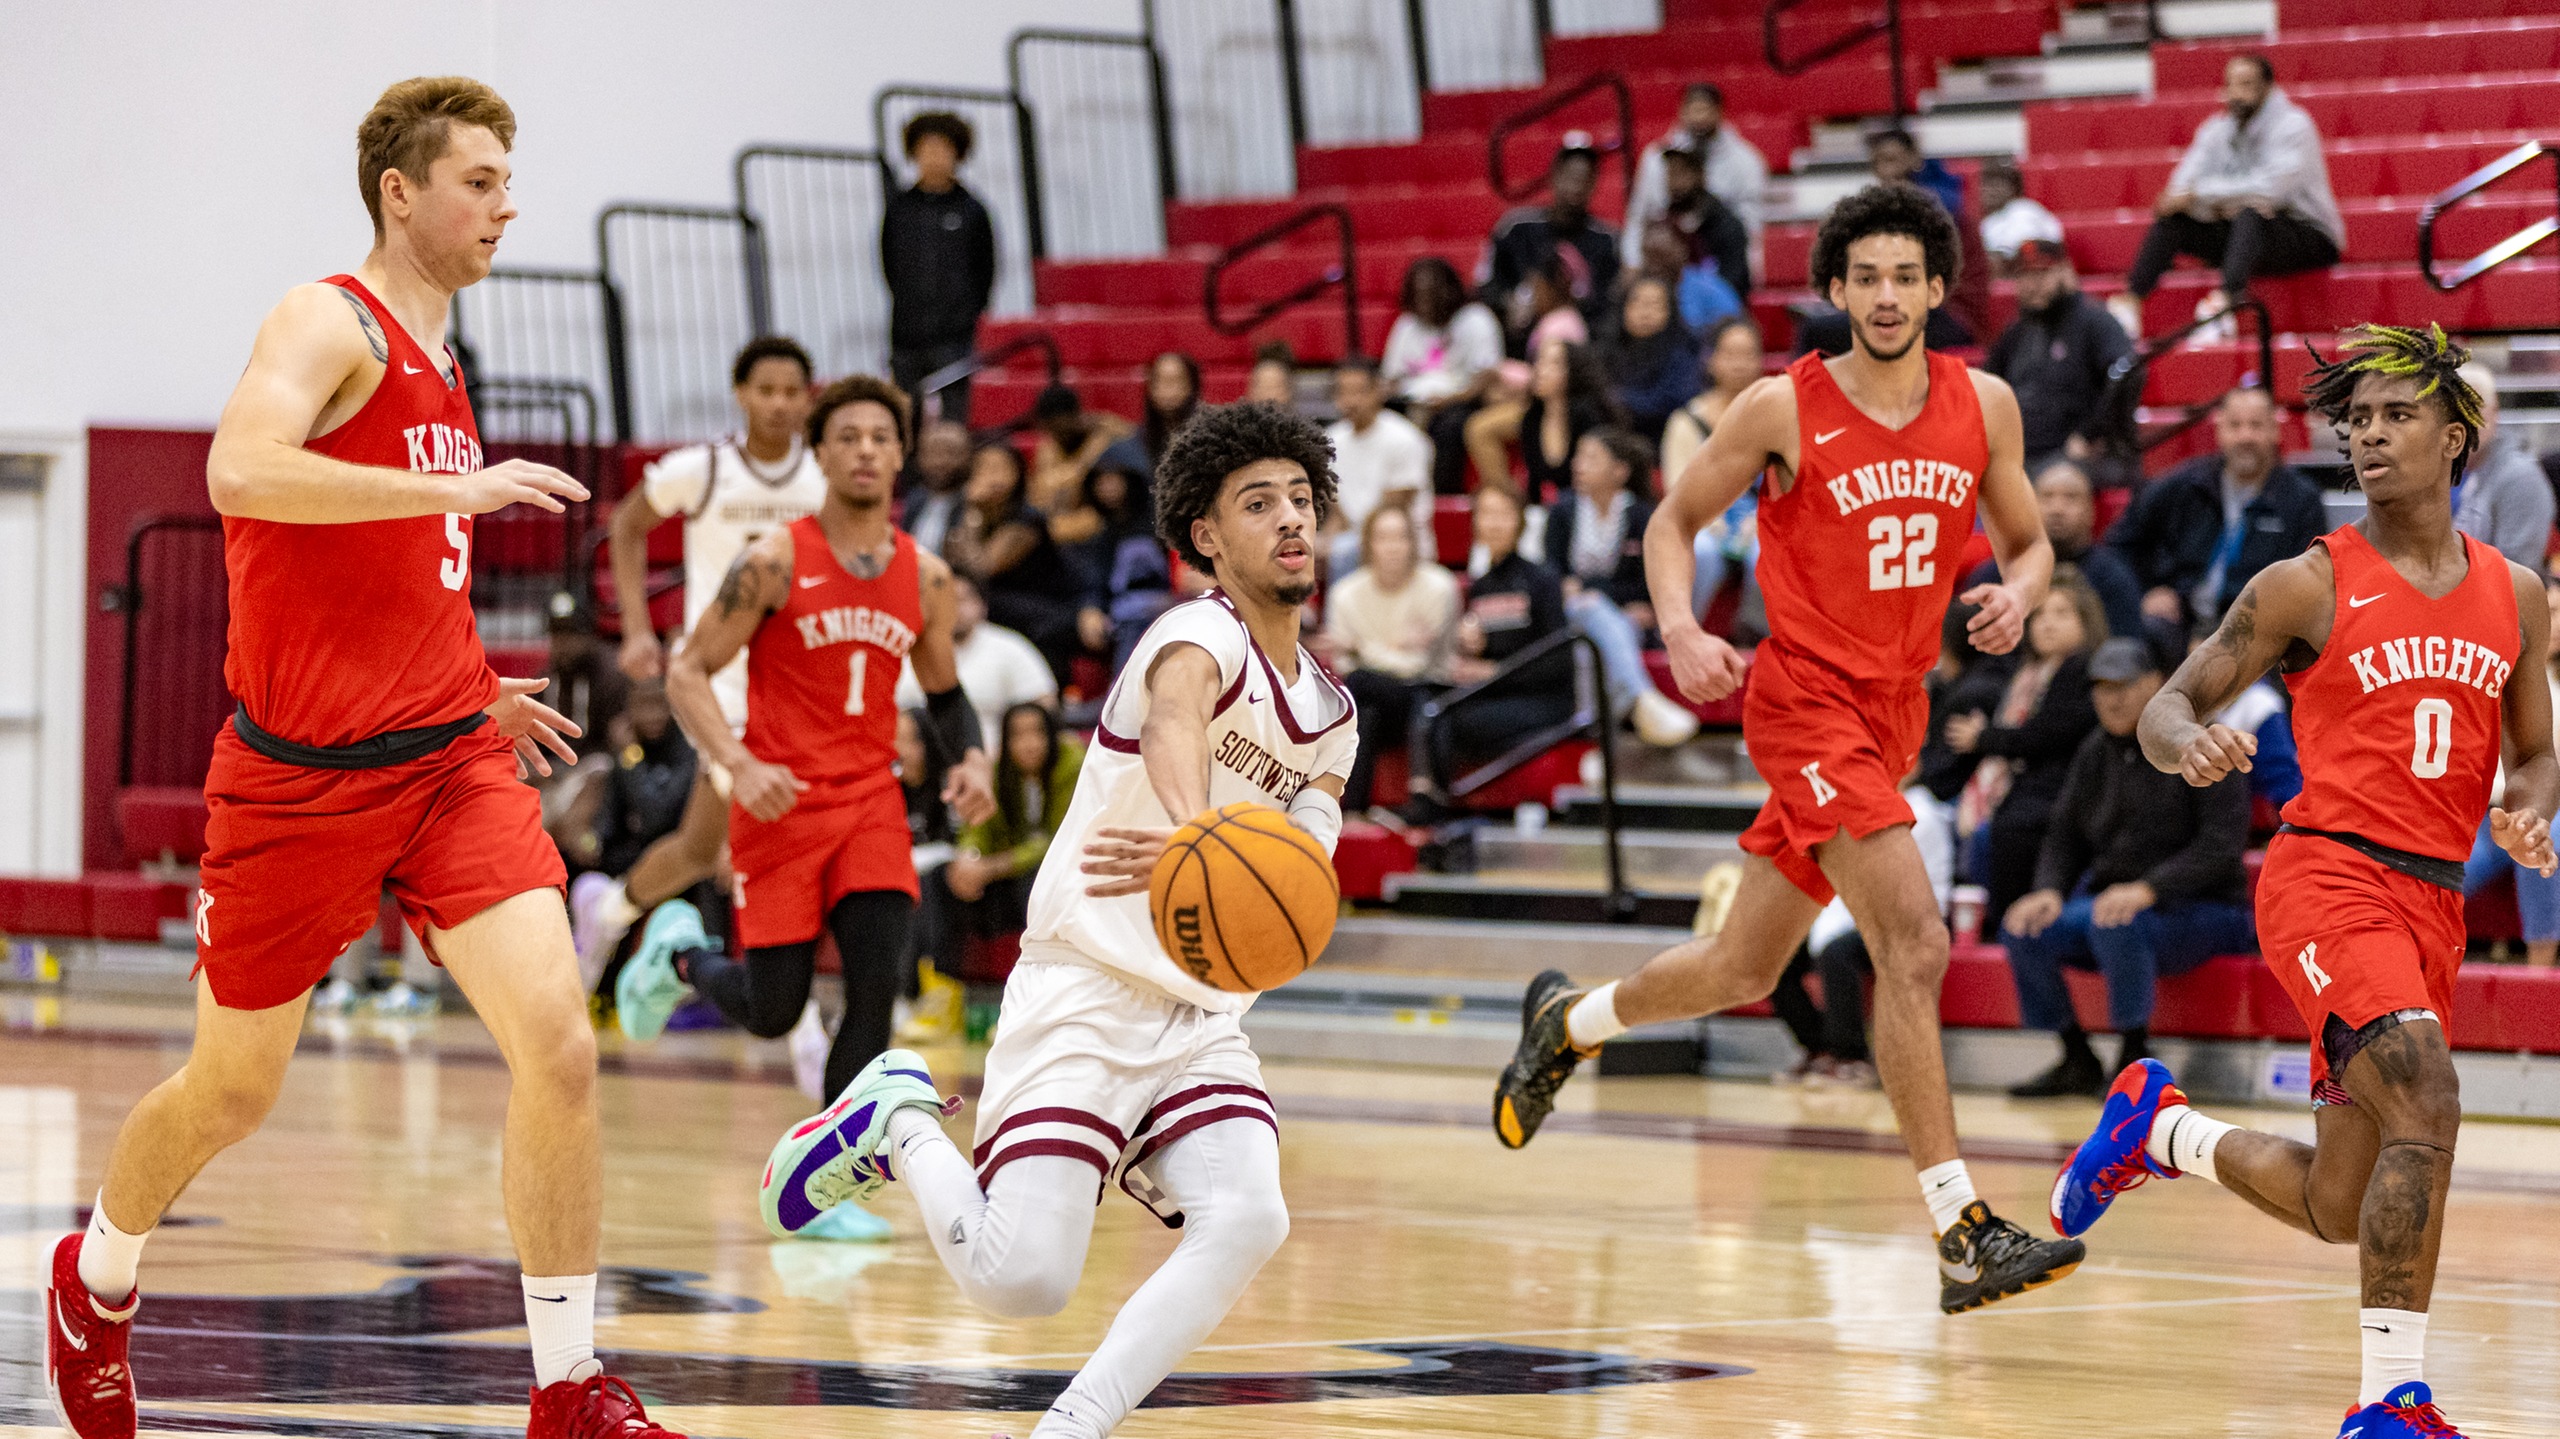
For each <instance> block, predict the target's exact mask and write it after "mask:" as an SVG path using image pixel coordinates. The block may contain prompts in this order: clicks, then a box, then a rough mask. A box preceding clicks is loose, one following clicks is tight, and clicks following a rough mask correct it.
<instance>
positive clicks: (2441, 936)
mask: <svg viewBox="0 0 2560 1439" xmlns="http://www.w3.org/2000/svg"><path fill="white" fill-rule="evenodd" d="M2464 937H2465V936H2464V931H2463V923H2462V896H2461V895H2458V894H2456V893H2454V892H2453V891H2452V890H2449V889H2446V888H2445V887H2443V886H2442V885H2436V884H2429V883H2427V882H2426V881H2425V880H2423V879H2419V878H2417V877H2415V876H2413V875H2406V874H2402V873H2401V872H2400V871H2398V870H2396V869H2393V868H2391V867H2389V866H2388V865H2384V864H2380V863H2378V862H2376V861H2374V860H2370V859H2367V858H2365V857H2364V856H2363V855H2360V854H2358V853H2356V852H2355V851H2354V850H2351V849H2349V848H2347V847H2346V846H2345V845H2342V844H2339V843H2337V842H2335V841H2333V840H2326V839H2321V838H2319V837H2317V836H2315V835H2303V834H2279V835H2277V836H2276V837H2275V839H2274V840H2273V841H2272V842H2270V843H2269V844H2268V846H2267V864H2266V868H2265V870H2264V871H2263V872H2261V873H2260V874H2259V876H2258V948H2259V950H2260V951H2261V952H2262V953H2264V954H2265V955H2266V957H2267V963H2268V964H2269V965H2271V966H2273V968H2274V969H2275V975H2276V982H2277V983H2278V984H2281V985H2283V986H2284V992H2285V993H2286V995H2288V996H2289V997H2291V999H2292V1000H2293V1007H2294V1008H2295V1009H2296V1010H2298V1011H2300V1012H2301V1015H2302V1022H2303V1023H2305V1024H2307V1025H2309V1026H2310V1027H2311V1087H2312V1090H2313V1092H2314V1093H2315V1094H2317V1093H2318V1092H2319V1091H2320V1090H2321V1089H2322V1088H2323V1087H2324V1086H2325V1085H2326V1084H2327V1082H2328V1081H2329V1080H2330V1079H2331V1078H2332V1076H2331V1075H2330V1073H2329V1054H2328V1048H2327V1046H2326V1045H2324V1044H2322V1043H2321V1034H2322V1032H2323V1031H2324V1030H2325V1029H2326V1028H2327V1026H2328V1022H2329V1016H2330V1015H2333V1014H2334V1015H2336V1016H2337V1017H2338V1018H2339V1019H2340V1020H2341V1021H2343V1022H2344V1023H2345V1024H2346V1026H2347V1028H2349V1029H2351V1030H2353V1029H2362V1028H2364V1027H2365V1026H2366V1025H2368V1024H2371V1023H2372V1022H2373V1021H2375V1020H2377V1019H2380V1018H2382V1017H2383V1016H2384V1015H2386V1014H2392V1013H2395V1012H2397V1011H2399V1010H2404V1009H2431V1010H2434V1011H2435V1015H2436V1021H2437V1023H2439V1024H2441V1025H2442V1026H2444V1030H2445V1034H2446V1035H2447V1037H2450V1036H2451V1035H2452V1033H2453V981H2454V975H2455V972H2456V971H2458V970H2459V969H2461V967H2462V948H2463V942H2464Z"/></svg>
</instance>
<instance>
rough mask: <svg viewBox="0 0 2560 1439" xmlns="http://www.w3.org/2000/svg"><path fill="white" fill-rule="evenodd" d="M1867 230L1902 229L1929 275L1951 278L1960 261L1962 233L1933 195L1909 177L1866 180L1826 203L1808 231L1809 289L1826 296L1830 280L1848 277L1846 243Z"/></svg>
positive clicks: (1890, 232)
mask: <svg viewBox="0 0 2560 1439" xmlns="http://www.w3.org/2000/svg"><path fill="white" fill-rule="evenodd" d="M1869 235H1903V236H1907V237H1909V238H1910V239H1913V240H1917V241H1919V242H1920V262H1921V267H1922V269H1923V270H1924V271H1926V273H1927V274H1928V277H1929V278H1930V279H1932V280H1944V281H1945V282H1946V283H1947V284H1948V285H1949V286H1953V285H1954V284H1955V282H1956V271H1957V270H1959V269H1961V268H1962V267H1963V265H1964V239H1963V237H1962V236H1961V235H1959V234H1958V233H1957V231H1956V222H1955V221H1953V220H1951V219H1949V218H1948V217H1947V209H1946V207H1945V206H1944V205H1941V204H1939V203H1938V197H1937V196H1935V195H1932V194H1930V193H1929V192H1928V191H1926V190H1923V189H1921V188H1920V187H1919V186H1917V185H1914V184H1912V183H1910V182H1909V181H1904V180H1897V181H1895V182H1894V183H1892V184H1890V185H1869V186H1868V187H1867V188H1865V189H1863V190H1860V191H1859V192H1858V193H1856V194H1854V195H1851V196H1849V197H1848V198H1847V199H1845V200H1842V201H1841V202H1840V203H1839V204H1837V205H1834V206H1832V207H1831V213H1830V214H1828V215H1825V216H1823V217H1822V228H1821V229H1819V230H1816V231H1815V232H1814V236H1813V259H1812V268H1813V292H1814V293H1815V294H1816V295H1819V296H1821V297H1822V298H1823V299H1825V300H1828V299H1830V298H1831V282H1832V281H1834V280H1845V279H1847V278H1848V277H1849V247H1850V246H1851V245H1854V244H1856V243H1858V242H1859V241H1860V240H1863V239H1865V238H1867V237H1868V236H1869Z"/></svg>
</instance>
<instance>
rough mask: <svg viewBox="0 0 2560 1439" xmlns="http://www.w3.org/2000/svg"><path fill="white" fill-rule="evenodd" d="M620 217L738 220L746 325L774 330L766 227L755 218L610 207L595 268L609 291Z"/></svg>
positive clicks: (602, 217)
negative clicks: (615, 228)
mask: <svg viewBox="0 0 2560 1439" xmlns="http://www.w3.org/2000/svg"><path fill="white" fill-rule="evenodd" d="M617 215H635V216H639V217H642V218H655V219H662V220H735V221H737V222H738V254H739V259H740V263H741V264H742V265H744V267H745V270H746V273H745V274H744V275H743V276H742V278H743V279H744V280H745V282H746V294H747V324H748V326H749V330H750V333H751V334H753V335H762V334H768V333H770V332H771V331H772V329H773V286H772V282H771V281H770V279H769V278H768V277H767V275H766V265H765V255H764V226H763V225H762V224H760V223H758V222H757V220H756V217H755V216H753V215H750V214H748V213H747V212H746V211H744V210H742V209H739V208H738V207H736V206H735V205H665V204H659V203H656V202H654V201H647V200H635V201H625V202H623V203H620V204H614V205H607V206H605V207H604V208H603V209H602V210H599V211H597V212H596V268H597V269H598V270H600V271H602V272H603V274H604V276H605V281H606V284H607V286H608V287H610V286H611V284H612V280H613V241H612V238H611V237H612V234H613V220H614V217H615V216H617Z"/></svg>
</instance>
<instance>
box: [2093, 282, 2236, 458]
mask: <svg viewBox="0 0 2560 1439" xmlns="http://www.w3.org/2000/svg"><path fill="white" fill-rule="evenodd" d="M2240 314H2246V315H2250V316H2253V317H2255V318H2256V320H2257V322H2258V387H2259V388H2260V389H2263V390H2265V391H2267V393H2269V394H2271V395H2272V394H2274V393H2275V387H2276V342H2275V321H2274V319H2273V318H2272V317H2271V316H2270V315H2269V313H2268V311H2267V302H2266V301H2264V300H2261V299H2259V298H2258V297H2257V296H2255V295H2250V296H2246V297H2244V298H2243V299H2242V300H2241V301H2240V303H2238V304H2236V305H2234V306H2232V307H2231V308H2230V309H2229V310H2226V311H2224V312H2223V313H2222V314H2219V315H2201V316H2198V317H2197V318H2195V319H2193V320H2190V321H2188V322H2187V323H2185V324H2183V325H2180V326H2179V327H2178V328H2176V329H2174V330H2171V331H2169V332H2168V333H2167V334H2164V335H2154V336H2152V337H2151V338H2150V339H2148V340H2144V341H2142V342H2141V343H2139V344H2137V345H2135V346H2134V347H2133V349H2132V351H2131V352H2130V353H2128V354H2127V355H2125V356H2124V358H2122V359H2120V360H2118V361H2116V362H2115V363H2114V364H2112V365H2110V366H2108V367H2107V384H2106V388H2105V389H2104V390H2103V391H2101V392H2100V393H2099V397H2098V412H2099V413H2100V414H2101V415H2104V416H2106V417H2107V418H2108V428H2109V429H2110V430H2111V431H2112V433H2113V437H2114V438H2115V439H2116V440H2117V441H2118V442H2119V443H2125V444H2130V446H2131V447H2132V448H2133V449H2134V450H2136V451H2149V450H2152V449H2156V448H2158V447H2159V446H2160V445H2163V444H2165V443H2167V442H2168V441H2170V440H2173V439H2175V438H2177V437H2178V436H2180V435H2182V434H2185V433H2186V432H2187V431H2188V430H2190V429H2192V428H2194V427H2195V425H2196V424H2197V422H2198V421H2201V420H2202V419H2203V418H2204V417H2205V416H2207V415H2209V414H2212V413H2213V411H2214V409H2215V407H2216V406H2218V405H2220V404H2221V403H2222V397H2221V396H2220V395H2216V396H2214V397H2213V398H2212V399H2210V400H2204V401H2201V402H2198V403H2196V404H2192V405H2188V406H2186V407H2185V413H2184V414H2182V415H2181V416H2180V417H2179V418H2178V419H2176V420H2174V421H2171V422H2170V424H2169V425H2168V427H2167V428H2165V429H2161V430H2156V431H2154V432H2152V433H2151V434H2148V435H2145V434H2142V433H2141V422H2140V420H2139V419H2138V418H2137V412H2138V411H2139V410H2140V408H2141V405H2142V387H2143V384H2144V382H2145V380H2146V379H2147V378H2148V377H2149V374H2150V369H2151V362H2152V361H2153V360H2156V359H2158V358H2159V357H2160V356H2162V355H2165V354H2167V353H2169V352H2170V351H2171V350H2174V349H2176V348H2178V346H2179V345H2181V344H2184V343H2185V342H2186V340H2187V337H2189V336H2190V335H2193V334H2194V333H2195V332H2196V331H2198V330H2201V329H2203V328H2205V327H2206V326H2207V325H2212V324H2217V323H2219V322H2221V321H2222V320H2223V319H2225V318H2226V317H2228V316H2231V315H2240Z"/></svg>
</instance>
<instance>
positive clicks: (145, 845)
mask: <svg viewBox="0 0 2560 1439" xmlns="http://www.w3.org/2000/svg"><path fill="white" fill-rule="evenodd" d="M205 820H206V811H205V803H204V790H203V789H202V788H200V787H196V786H182V785H148V786H147V785H134V786H129V787H127V788H124V789H120V790H118V791H116V832H117V834H118V835H120V836H121V837H122V838H123V840H124V857H125V862H126V863H128V864H147V863H150V862H151V861H154V860H158V859H162V858H174V859H176V860H178V861H180V862H182V863H186V864H193V863H195V862H196V861H197V860H199V859H202V858H204V827H205Z"/></svg>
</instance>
